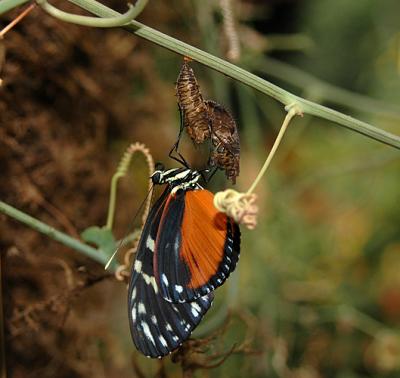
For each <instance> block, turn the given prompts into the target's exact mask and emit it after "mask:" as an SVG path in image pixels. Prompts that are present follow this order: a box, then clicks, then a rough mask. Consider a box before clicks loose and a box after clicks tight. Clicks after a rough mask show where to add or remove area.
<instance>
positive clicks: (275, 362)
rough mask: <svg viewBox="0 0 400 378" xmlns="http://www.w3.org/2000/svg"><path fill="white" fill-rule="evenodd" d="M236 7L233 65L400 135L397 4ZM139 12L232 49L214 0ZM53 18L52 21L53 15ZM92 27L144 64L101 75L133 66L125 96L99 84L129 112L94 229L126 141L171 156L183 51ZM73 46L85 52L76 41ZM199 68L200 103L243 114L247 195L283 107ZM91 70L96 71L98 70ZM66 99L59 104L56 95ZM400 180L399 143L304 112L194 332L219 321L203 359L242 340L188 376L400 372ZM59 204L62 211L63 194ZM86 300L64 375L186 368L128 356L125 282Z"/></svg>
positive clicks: (203, 42)
mask: <svg viewBox="0 0 400 378" xmlns="http://www.w3.org/2000/svg"><path fill="white" fill-rule="evenodd" d="M112 5H113V6H114V7H118V6H120V7H121V8H122V7H123V6H124V4H121V3H118V2H113V3H112ZM232 5H233V11H234V15H235V29H236V32H237V35H238V38H239V42H240V50H241V51H240V55H239V58H238V60H237V62H236V63H237V64H238V65H239V66H242V67H244V68H246V69H248V70H251V71H252V72H254V73H256V74H258V75H260V76H262V77H264V78H266V79H267V80H270V81H271V82H273V83H274V84H277V85H279V86H281V87H282V88H284V89H287V90H289V91H292V92H294V93H295V94H298V95H299V96H302V97H305V98H307V99H310V100H312V101H316V102H318V103H321V104H324V105H327V106H329V107H332V108H334V109H337V110H339V111H342V112H344V113H346V114H349V115H352V116H354V117H356V118H359V119H361V120H364V121H366V122H369V123H371V124H374V125H376V126H378V127H381V128H384V129H386V130H388V131H391V132H392V133H394V134H397V135H398V134H400V128H399V122H400V106H399V105H398V102H399V100H400V28H399V26H400V23H399V17H398V15H399V14H400V2H399V1H396V0H382V1H373V0H357V1H345V0H336V1H328V0H297V1H296V0H292V1H289V0H288V1H284V0H281V1H279V0H275V1H272V0H271V1H261V0H260V1H257V0H253V1H245V0H234V1H232ZM140 20H141V21H143V22H144V23H146V24H148V25H149V26H152V27H154V28H156V29H158V30H161V31H163V32H165V33H167V34H170V35H172V36H174V37H176V38H178V39H181V40H183V41H185V42H188V43H190V44H193V45H195V46H196V47H199V48H200V49H203V50H205V51H207V52H210V53H213V54H215V55H217V56H220V57H226V53H227V51H228V50H229V46H230V45H229V43H230V42H229V36H227V35H226V34H225V32H224V17H223V12H222V10H221V3H220V2H219V1H211V0H206V1H199V0H197V1H196V0H193V1H189V0H171V1H169V2H161V1H151V2H150V3H149V4H148V6H147V8H146V10H145V12H144V13H143V15H142V16H141V19H140ZM27 22H28V21H27ZM51 27H52V28H57V27H58V26H57V22H53V24H52V26H51ZM69 27H70V28H73V29H72V30H77V27H76V26H67V27H66V28H69ZM67 30H68V29H67ZM90 33H95V34H94V35H95V37H94V38H98V41H100V42H99V43H101V45H98V46H101V48H102V49H104V52H103V54H106V53H107V51H108V50H107V49H109V51H108V53H109V54H110V56H108V55H107V58H108V60H109V64H112V63H113V58H115V56H117V57H118V56H121V57H122V58H123V59H125V58H124V57H125V55H124V51H129V53H130V54H131V55H130V56H129V59H131V60H132V61H134V62H135V63H132V64H131V66H130V67H129V69H130V71H129V70H128V71H123V70H122V69H121V70H119V69H118V68H115V69H114V71H113V70H110V71H109V72H108V74H109V75H111V72H112V75H113V77H115V78H116V80H117V81H118V80H121V79H118V78H119V77H122V76H120V75H122V74H123V75H125V76H123V77H124V83H125V84H126V87H124V88H125V89H124V90H123V91H122V90H121V91H118V88H111V89H108V88H107V86H105V87H104V88H105V89H104V88H103V89H102V90H103V91H104V90H105V91H109V94H108V95H109V96H111V97H112V96H117V98H116V100H115V101H116V102H117V101H122V103H123V104H129V103H130V104H132V108H130V109H126V108H124V110H122V105H120V108H118V106H117V105H116V106H115V109H117V110H116V114H119V116H120V117H121V118H118V117H119V116H113V117H110V118H108V119H106V121H105V124H106V125H107V126H105V127H106V128H107V131H106V132H104V140H103V142H102V143H103V146H104V147H105V150H104V152H103V153H102V154H101V157H100V156H99V155H97V156H92V157H91V159H93V160H96V158H101V159H103V160H102V161H108V163H105V166H106V167H107V170H108V171H107V174H104V172H102V171H101V170H100V171H99V170H98V171H97V172H96V174H97V175H103V176H104V177H103V181H104V183H103V186H102V188H103V189H101V199H102V200H103V202H100V201H96V203H95V204H92V205H93V206H94V207H96V208H101V210H99V211H98V213H96V214H97V215H96V216H93V217H92V219H93V222H94V223H96V224H100V223H101V219H104V215H105V212H106V207H107V206H106V204H107V190H108V186H107V182H108V180H109V179H110V177H111V174H112V170H113V169H115V167H116V163H117V161H118V159H119V157H120V155H121V154H122V152H123V150H124V149H125V148H126V146H127V145H128V143H130V142H131V141H135V140H138V141H141V142H144V143H146V145H147V146H149V148H150V149H151V151H152V153H153V154H154V157H155V159H156V160H160V161H163V162H164V164H166V165H168V164H174V163H173V162H172V161H169V160H168V158H167V153H168V151H169V147H170V146H171V145H172V143H173V142H174V138H175V136H176V133H177V130H178V126H179V114H178V111H177V106H176V99H175V97H174V82H175V80H176V77H177V75H178V72H179V69H180V64H181V57H178V56H175V55H174V54H172V53H171V52H169V51H166V50H163V49H161V48H159V47H157V46H152V45H150V44H149V43H147V42H144V41H140V40H139V39H138V38H137V37H134V36H131V35H127V34H126V33H123V32H121V31H106V32H104V31H97V30H96V31H95V32H92V31H90ZM71 38H72V37H71ZM103 38H104V41H103V40H102V39H103ZM77 40H78V38H76V40H75V41H74V43H77V42H76V41H77ZM132 41H135V42H132ZM124 43H125V45H124ZM127 44H128V45H127ZM129 44H132V45H129ZM136 44H138V45H136ZM126 46H128V47H126ZM124 49H125V50H124ZM130 49H131V50H130ZM111 50H112V51H111ZM110 51H111V52H112V53H111V52H110ZM119 53H120V55H118V54H119ZM93 54H95V53H93ZM113 54H114V55H113ZM74 56H75V57H76V59H77V60H78V61H79V60H80V59H82V56H81V55H80V52H79V51H78V53H76V54H75V55H74ZM104 56H105V55H104ZM122 58H121V59H122ZM11 59H13V57H12V56H11ZM60 64H62V61H61V62H60ZM191 66H192V67H193V69H194V71H195V73H196V76H197V79H198V81H199V83H200V85H201V89H202V92H203V95H204V97H205V98H206V99H208V98H211V99H214V100H216V101H218V102H219V103H222V104H223V105H224V106H225V107H227V108H228V109H229V110H230V111H231V112H232V113H233V115H234V117H235V119H236V120H237V123H238V125H239V130H240V137H241V147H242V152H241V175H240V177H239V178H238V184H237V188H238V190H242V191H245V190H246V189H247V188H248V187H249V186H250V184H251V182H252V181H253V180H254V178H255V176H256V175H257V172H258V170H259V169H260V167H261V166H262V164H263V162H264V160H265V158H266V156H267V153H268V151H269V150H270V148H271V146H272V143H273V141H274V139H275V137H276V135H277V132H278V130H279V127H280V125H281V123H282V121H283V118H284V116H285V112H284V109H283V106H282V105H281V104H280V103H277V102H276V101H275V100H273V99H271V98H268V97H267V96H265V95H262V94H260V93H257V92H256V91H254V90H252V89H250V88H248V87H246V86H244V85H242V84H240V83H236V82H234V81H233V80H231V79H229V78H227V77H225V76H223V75H221V74H219V73H216V72H213V71H212V70H210V69H208V68H206V67H203V66H201V65H199V64H196V63H195V62H193V63H192V64H191ZM83 67H84V72H85V75H87V74H88V72H90V70H91V65H90V64H87V65H86V66H85V65H83ZM143 67H144V68H143ZM146 67H147V68H146ZM95 80H96V79H95ZM99 85H101V84H99ZM58 96H59V98H61V99H62V96H63V95H62V92H60V93H59V94H58ZM122 96H124V98H123V100H121V98H122ZM58 101H62V100H58ZM83 101H86V100H85V99H84V98H83ZM111 103H112V101H111ZM100 105H101V106H104V107H105V108H106V107H107V105H104V104H103V103H100ZM118 109H120V111H119V110H118ZM121 114H122V115H121ZM64 118H65V117H64ZM111 125H114V126H111ZM81 126H82V128H84V127H85V126H84V125H81ZM128 129H129V130H130V131H129V132H127V131H126V130H128ZM81 132H82V131H80V133H81ZM128 138H130V139H128ZM183 151H184V154H185V156H187V157H188V158H189V160H190V161H192V162H194V164H201V163H199V162H200V161H201V159H202V158H204V156H202V155H201V151H199V150H196V149H195V148H194V147H193V146H192V145H191V144H190V143H189V142H188V141H187V139H186V140H185V141H184V146H183ZM105 169H106V168H105ZM88 170H89V171H91V169H89V168H88ZM138 172H139V174H138ZM138 175H141V176H142V177H141V178H138V177H137V176H138ZM146 175H147V172H146V171H145V166H144V165H143V167H141V165H140V163H139V164H138V166H137V168H136V173H135V184H140V185H139V187H138V186H137V185H133V186H134V188H133V189H132V182H130V183H125V184H124V185H123V188H122V194H121V195H122V197H121V198H123V201H125V200H126V199H129V205H127V204H126V203H125V204H124V205H122V206H121V205H120V207H119V210H118V211H119V213H117V217H118V218H119V219H118V220H117V226H118V227H117V234H119V235H118V236H119V237H121V236H123V235H124V232H126V228H127V224H128V223H129V222H128V219H129V218H131V217H132V214H133V213H134V212H135V208H137V206H138V204H139V203H140V201H141V199H142V198H143V193H144V191H145V185H146ZM83 178H84V175H81V179H83ZM399 184H400V154H399V151H397V150H395V149H393V148H391V147H388V146H385V145H381V144H379V143H378V142H375V141H373V140H370V139H368V138H366V137H364V136H361V135H358V134H355V133H353V132H351V131H348V130H346V129H343V128H341V127H337V126H336V125H334V124H332V123H330V122H326V121H323V120H321V119H318V118H315V117H310V116H304V117H303V118H299V117H298V118H295V119H294V120H293V121H292V123H291V125H290V126H289V129H288V131H287V133H286V135H285V137H284V139H283V142H282V144H281V147H280V148H279V150H278V152H277V154H276V157H275V159H274V160H273V162H272V165H271V167H270V169H269V170H268V173H267V175H266V177H265V179H264V180H263V181H262V182H261V184H260V185H259V186H258V187H257V190H256V192H257V194H258V204H259V206H260V212H259V218H258V226H257V228H256V229H255V230H254V231H248V230H245V229H243V230H242V251H241V258H240V262H239V265H238V268H237V271H236V272H235V273H234V274H233V276H232V277H231V278H230V279H229V280H228V282H227V284H225V285H224V287H222V288H221V289H219V290H218V291H217V292H216V301H215V304H214V306H213V308H212V310H211V311H210V312H209V313H208V314H207V316H206V317H205V318H204V320H203V322H202V324H201V325H200V326H199V328H198V330H197V331H196V332H195V333H194V337H196V336H197V337H205V336H210V335H213V334H214V333H215V330H219V331H220V333H218V334H217V335H216V337H215V339H212V340H211V341H209V342H208V343H207V344H206V347H207V348H206V354H205V355H203V354H201V353H199V355H198V356H196V361H201V362H202V363H203V364H205V365H206V364H208V363H211V362H216V361H218V360H219V357H218V356H223V355H224V353H226V352H228V351H229V350H230V349H231V348H232V346H233V345H236V350H234V353H233V354H232V355H231V356H229V357H228V358H227V359H226V361H224V363H222V364H221V366H219V367H216V368H214V369H205V368H201V367H199V369H195V370H196V371H195V372H194V376H196V377H197V376H198V377H271V378H273V377H284V378H286V377H288V378H318V377H338V378H361V377H388V378H389V377H390V378H391V377H400V226H399V225H400V190H399V189H400V186H399ZM227 186H229V184H228V183H227V182H226V181H225V179H224V176H223V174H222V173H219V174H218V175H217V176H216V177H215V180H213V182H212V183H211V186H210V187H211V189H212V190H214V191H217V190H221V189H223V188H225V187H227ZM76 189H77V188H75V190H76ZM132 191H133V194H132ZM89 193H90V192H88V193H87V199H88V200H89V201H90V197H91V194H89ZM93 193H98V191H96V190H94V191H93ZM132 195H134V196H135V201H132ZM14 203H15V202H14ZM59 207H60V208H62V209H64V208H66V207H68V206H67V205H66V203H65V202H64V203H63V202H62V201H60V203H59ZM71 211H72V210H71ZM37 215H38V216H39V217H40V213H37ZM71 217H72V218H73V219H75V222H76V223H75V224H76V225H77V227H78V229H79V230H82V229H83V228H84V227H87V226H89V225H90V223H86V222H87V219H85V213H82V212H81V213H80V216H79V217H78V218H79V221H76V219H77V216H76V214H75V215H71ZM53 248H54V244H53ZM90 290H91V289H90ZM85 295H86V296H85ZM85 295H84V296H83V299H81V301H80V302H79V303H78V304H75V305H72V310H71V313H70V315H69V320H68V321H67V323H66V324H70V326H69V327H72V328H73V327H76V324H79V322H85V321H86V322H89V321H90V323H91V324H92V327H93V329H92V331H90V330H89V329H90V327H89V326H88V327H84V326H82V329H80V331H79V327H78V333H79V332H81V335H82V334H84V333H85V332H86V333H88V334H89V335H90V336H88V338H87V339H85V340H86V346H85V343H83V342H78V343H76V344H73V345H71V344H69V345H70V346H69V348H73V347H74V346H76V348H77V350H78V351H79V353H78V356H76V355H75V354H76V351H75V352H71V350H70V349H69V348H67V349H63V353H66V355H72V354H74V353H75V354H74V356H75V357H76V358H77V359H78V360H79V359H80V360H81V363H82V364H83V365H85V362H86V363H87V364H88V365H86V366H85V367H83V366H81V365H78V364H77V365H73V364H71V365H70V366H69V369H72V370H68V371H73V372H74V373H71V375H69V376H99V377H100V376H107V377H110V376H141V374H143V376H146V377H147V376H162V375H163V374H164V376H168V377H178V376H181V372H180V368H179V367H178V366H177V365H175V364H173V363H172V362H171V361H170V360H169V358H167V359H165V360H163V362H162V363H160V362H159V361H153V360H148V359H146V358H144V357H142V356H140V355H139V354H137V353H136V352H134V347H133V344H132V343H131V341H130V336H129V331H128V324H127V318H126V304H125V300H126V299H125V295H126V292H125V287H124V285H122V284H120V283H116V282H107V283H102V284H101V287H100V288H97V290H96V291H94V292H93V291H90V293H89V294H85ZM94 295H95V296H96V297H97V301H98V302H96V303H97V307H96V306H92V307H91V310H88V309H86V310H85V305H84V302H85V301H86V299H87V298H88V297H90V296H94ZM85 298H86V299H85ZM94 313H95V314H94ZM71 319H72V320H71ZM68 322H69V323H68ZM71 324H72V326H71ZM74 324H75V326H74ZM80 324H82V323H80ZM223 325H225V326H224V327H223ZM94 328H96V332H95V331H94ZM66 329H68V326H66ZM99 330H102V332H104V334H102V333H101V332H100V333H99ZM64 331H65V329H64ZM64 331H63V332H64ZM75 331H76V329H75ZM90 332H92V334H90ZM104 335H105V336H104ZM36 336H37V335H36ZM36 336H35V334H34V335H33V338H35V337H36ZM70 340H73V339H70ZM81 341H82V340H81ZM71 343H72V342H71ZM56 344H57V343H56ZM85 348H86V349H85ZM17 349H18V348H17ZM132 354H134V360H135V363H134V364H133V367H132V363H131V358H132ZM82 356H83V357H82ZM75 357H74V358H75ZM214 357H215V358H214ZM88 361H89V362H90V363H89V362H88ZM17 365H18V363H17V362H15V365H14V368H15V369H16V371H19V370H18V369H17V368H16V367H15V366H17ZM200 365H201V364H200ZM56 366H58V365H56ZM74 369H75V370H74ZM61 371H62V368H60V370H57V371H56V372H55V371H54V370H46V369H44V370H43V369H42V370H40V372H41V374H43V375H42V376H64V374H62V373H61ZM49 372H53V375H52V374H51V373H49ZM32 374H33V373H32ZM38 374H39V373H38ZM190 374H191V372H190ZM33 375H34V374H33ZM15 376H23V375H18V374H16V375H15ZM187 376H189V375H187Z"/></svg>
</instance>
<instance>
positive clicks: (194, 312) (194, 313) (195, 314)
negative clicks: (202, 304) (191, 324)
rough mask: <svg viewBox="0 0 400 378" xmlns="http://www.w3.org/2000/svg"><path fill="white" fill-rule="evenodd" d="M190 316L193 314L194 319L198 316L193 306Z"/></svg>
mask: <svg viewBox="0 0 400 378" xmlns="http://www.w3.org/2000/svg"><path fill="white" fill-rule="evenodd" d="M192 314H193V316H194V317H195V318H197V317H198V316H199V313H198V311H197V310H196V309H195V308H193V306H192Z"/></svg>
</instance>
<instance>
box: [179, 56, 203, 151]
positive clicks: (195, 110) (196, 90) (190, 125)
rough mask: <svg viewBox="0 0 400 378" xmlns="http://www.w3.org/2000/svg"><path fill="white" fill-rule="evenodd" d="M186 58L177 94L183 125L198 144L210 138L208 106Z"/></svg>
mask: <svg viewBox="0 0 400 378" xmlns="http://www.w3.org/2000/svg"><path fill="white" fill-rule="evenodd" d="M187 62H188V60H187V59H185V60H184V61H183V64H182V68H181V71H180V73H179V76H178V80H177V82H176V96H177V100H178V105H179V108H180V111H181V116H182V120H183V127H184V128H185V129H186V131H187V133H188V134H189V136H190V138H191V139H192V140H193V141H194V142H195V143H197V144H200V143H203V142H204V141H206V140H207V139H208V138H210V124H209V119H208V114H207V106H206V104H205V103H204V100H203V96H202V95H201V92H200V87H199V85H198V83H197V80H196V77H195V76H194V72H193V70H192V68H191V67H190V66H189V65H188V63H187Z"/></svg>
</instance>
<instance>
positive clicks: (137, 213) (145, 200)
mask: <svg viewBox="0 0 400 378" xmlns="http://www.w3.org/2000/svg"><path fill="white" fill-rule="evenodd" d="M153 189H154V185H152V186H151V188H150V190H149V191H148V192H147V194H146V197H145V198H144V200H143V201H142V203H141V204H140V206H139V208H138V209H137V211H136V213H135V215H134V217H133V219H132V221H131V222H130V223H129V225H128V228H127V230H126V232H125V236H124V237H123V238H122V239H121V240H120V242H119V243H118V247H117V249H116V250H115V251H114V253H113V254H112V255H111V257H110V258H109V260H108V261H107V264H106V265H105V266H104V270H107V269H108V268H109V266H110V264H111V262H112V261H113V260H114V257H115V256H116V254H117V253H118V252H119V250H120V249H121V247H122V245H123V244H124V242H125V241H126V239H127V238H128V235H129V233H130V231H131V230H132V228H133V225H134V223H135V220H136V219H137V217H138V215H139V213H140V212H141V211H142V209H143V207H144V206H145V205H146V203H147V201H148V198H149V196H150V202H151V201H152V197H153V196H152V194H153ZM147 208H149V207H147ZM147 211H148V210H147ZM146 218H147V215H146ZM143 223H144V222H143ZM142 228H143V225H142Z"/></svg>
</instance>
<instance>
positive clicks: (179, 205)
mask: <svg viewBox="0 0 400 378" xmlns="http://www.w3.org/2000/svg"><path fill="white" fill-rule="evenodd" d="M239 252H240V230H239V227H238V225H237V224H236V223H234V222H233V221H232V220H231V219H230V218H228V217H227V216H226V215H225V214H223V213H220V212H218V211H217V209H216V208H215V207H214V205H213V194H212V193H210V192H209V191H207V190H204V189H197V190H187V191H183V190H182V191H178V192H177V193H176V195H175V196H170V197H169V198H168V199H167V202H166V205H165V207H164V210H163V215H162V219H161V223H160V227H159V232H158V234H157V239H156V246H155V253H154V266H155V275H156V282H157V283H158V287H159V289H160V292H161V295H162V296H163V297H164V298H165V299H166V300H168V301H171V302H188V301H193V300H195V299H196V298H199V297H201V296H203V295H206V294H207V293H209V292H210V291H212V290H214V289H216V288H217V287H218V286H220V285H222V284H223V283H224V282H225V280H226V279H227V278H228V276H229V275H230V273H231V272H232V271H233V270H234V269H235V267H236V263H237V261H238V258H239Z"/></svg>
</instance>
